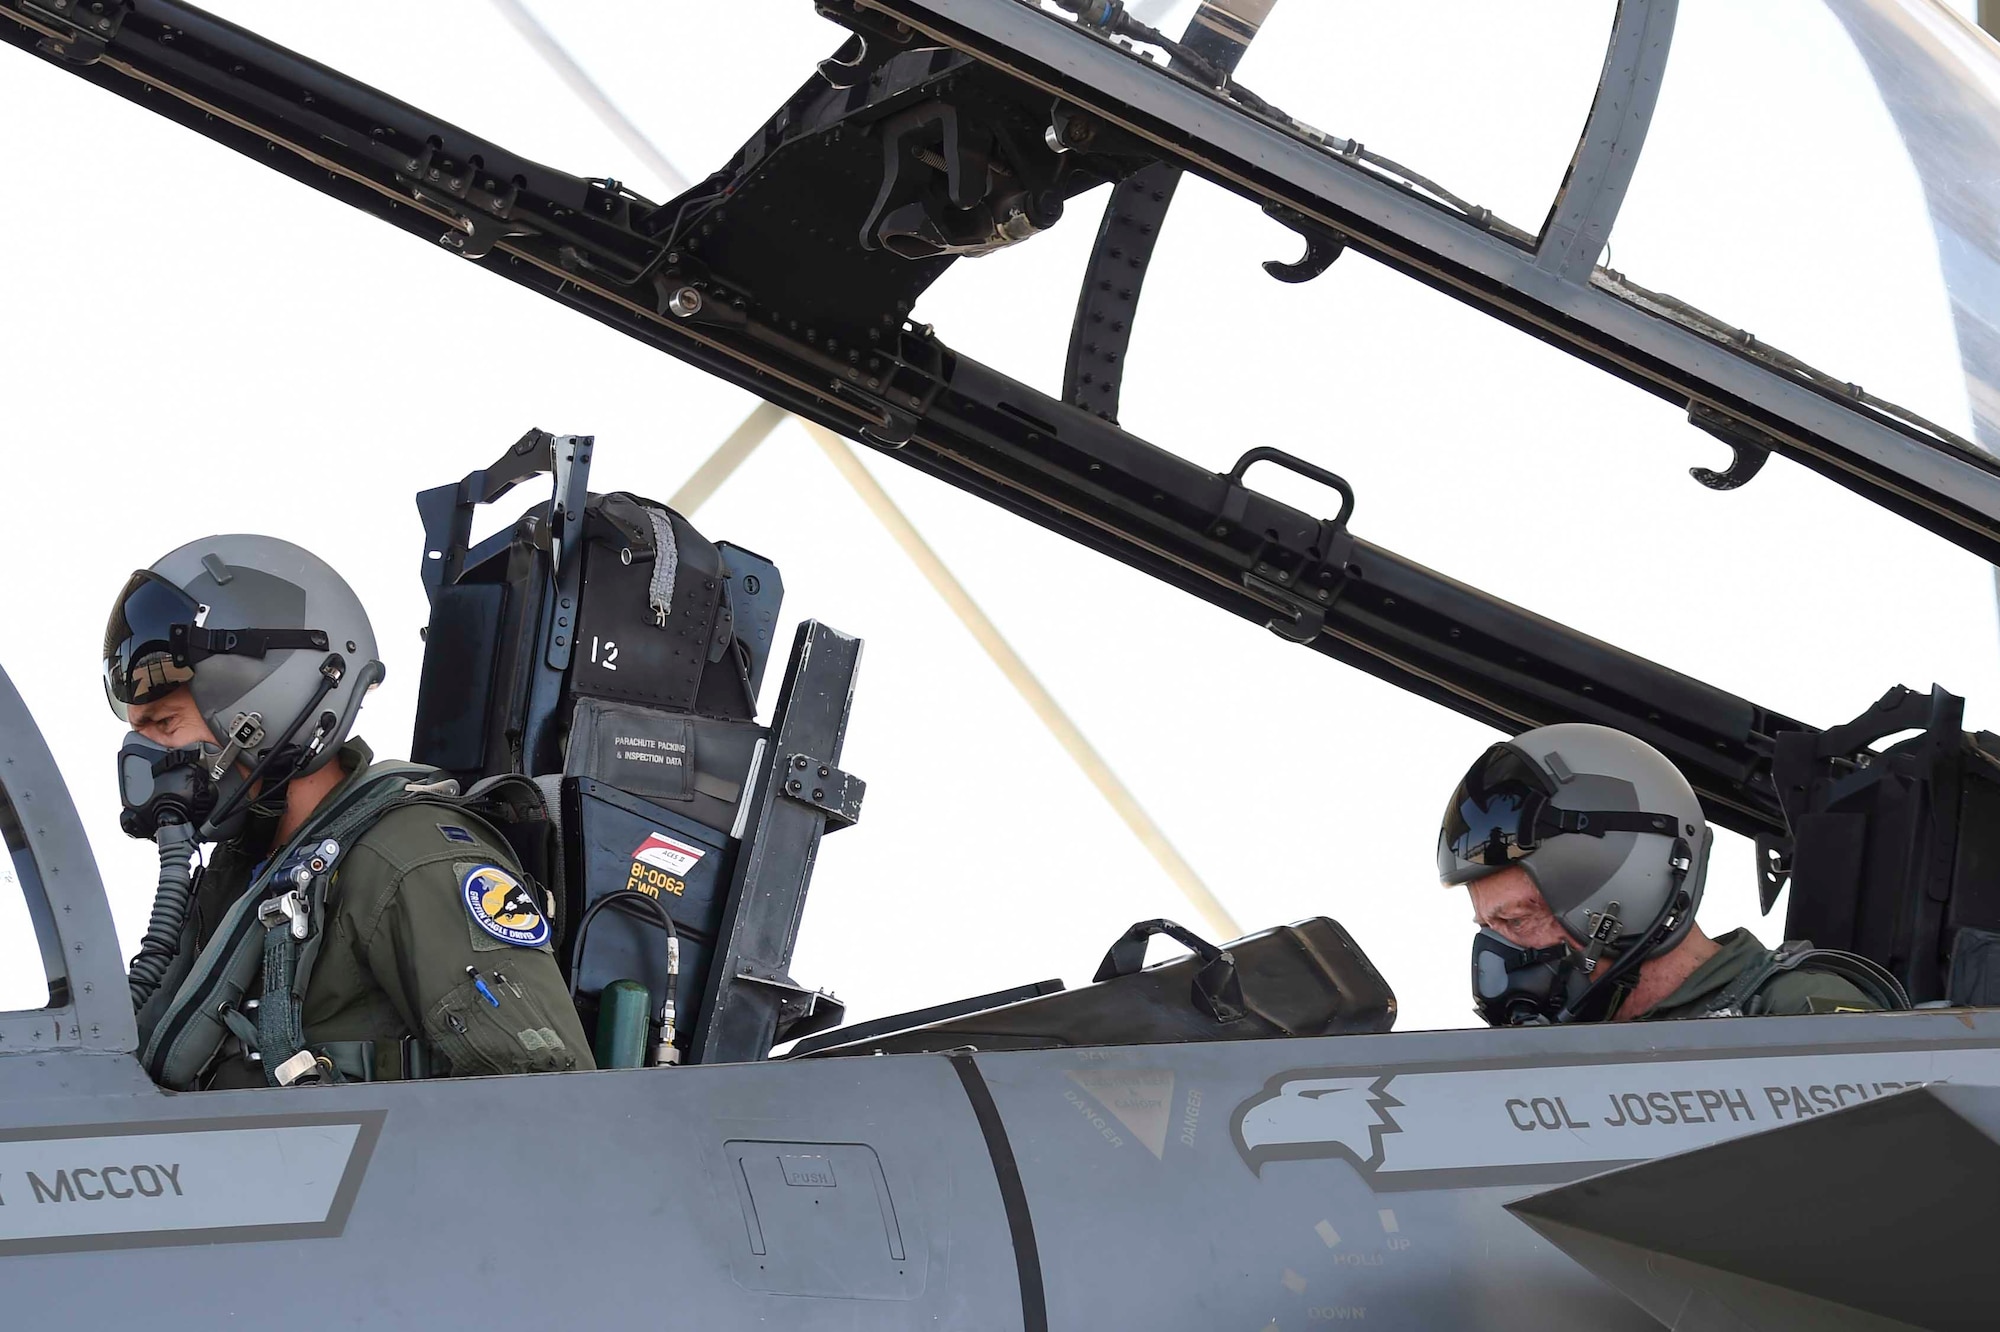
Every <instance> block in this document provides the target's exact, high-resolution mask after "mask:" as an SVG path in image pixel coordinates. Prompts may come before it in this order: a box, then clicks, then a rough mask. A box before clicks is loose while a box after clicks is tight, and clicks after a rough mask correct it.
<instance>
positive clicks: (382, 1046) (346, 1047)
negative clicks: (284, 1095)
mask: <svg viewBox="0 0 2000 1332" xmlns="http://www.w3.org/2000/svg"><path fill="white" fill-rule="evenodd" d="M312 1051H313V1053H314V1054H315V1055H317V1056H318V1057H319V1058H320V1059H322V1060H324V1061H326V1062H327V1063H328V1064H330V1065H332V1067H333V1070H334V1072H335V1074H336V1075H337V1078H336V1080H337V1081H343V1082H402V1081H407V1080H409V1079H412V1078H430V1077H436V1076H438V1075H439V1073H440V1072H441V1071H442V1070H441V1069H439V1068H438V1063H439V1061H438V1057H437V1052H436V1051H434V1050H433V1049H432V1048H431V1044H430V1042H429V1041H426V1040H421V1039H419V1038H418V1037H415V1036H405V1037H404V1038H403V1039H402V1040H400V1041H321V1042H320V1043H319V1044H317V1045H315V1046H313V1047H312Z"/></svg>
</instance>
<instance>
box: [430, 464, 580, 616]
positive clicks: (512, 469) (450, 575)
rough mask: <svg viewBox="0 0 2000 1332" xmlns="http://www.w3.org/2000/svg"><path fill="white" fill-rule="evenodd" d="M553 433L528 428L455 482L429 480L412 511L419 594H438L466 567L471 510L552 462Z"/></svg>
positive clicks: (470, 537)
mask: <svg viewBox="0 0 2000 1332" xmlns="http://www.w3.org/2000/svg"><path fill="white" fill-rule="evenodd" d="M554 440H555V436H554V435H551V434H550V433H549V432H548V431H546V430H535V429H532V428H531V429H530V430H529V431H528V432H527V433H526V434H524V435H522V436H521V437H520V438H519V439H517V440H515V441H514V442H513V444H511V445H509V446H508V448H507V451H506V452H505V453H503V454H501V455H500V456H499V457H498V458H496V459H495V460H494V461H493V462H492V463H491V464H490V465H489V466H486V467H482V468H480V469H479V470H477V471H474V472H467V473H466V474H465V476H464V477H463V478H462V479H461V480H460V481H459V482H458V483H457V484H456V485H450V486H434V487H432V488H431V489H429V490H425V491H420V492H418V494H417V516H418V517H419V518H420V519H421V520H422V521H423V525H424V567H423V569H422V570H421V571H420V576H421V577H422V579H423V584H424V596H425V597H426V598H427V599H428V600H431V601H436V600H437V594H438V590H439V589H440V588H445V587H449V586H451V584H453V583H455V582H457V581H458V576H459V575H460V574H461V573H463V572H465V552H466V548H467V547H468V546H470V545H471V544H472V511H473V510H474V509H476V508H478V507H479V506H480V505H482V504H490V503H492V502H493V501H494V500H496V499H499V498H500V497H501V496H502V495H504V494H506V493H507V492H508V491H510V490H512V489H513V488H514V487H515V486H517V485H519V484H520V483H521V482H523V481H525V480H527V479H528V478H529V477H531V476H540V475H542V474H543V473H545V472H547V471H549V470H550V469H551V468H552V467H553V466H554V465H555V463H554V459H553V458H552V457H551V455H550V452H549V446H550V444H551V443H553V442H554Z"/></svg>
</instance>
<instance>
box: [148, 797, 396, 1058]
mask: <svg viewBox="0 0 2000 1332" xmlns="http://www.w3.org/2000/svg"><path fill="white" fill-rule="evenodd" d="M434 776H435V769H431V768H425V767H421V766H419V765H416V764H407V763H385V764H378V765H376V767H375V768H372V769H370V770H369V771H368V772H367V773H365V774H363V776H362V777H361V778H360V779H359V780H358V781H357V782H356V784H355V787H354V788H353V789H352V790H351V791H349V792H348V793H346V794H345V795H343V796H342V797H341V799H340V801H339V803H338V804H337V805H336V807H335V808H333V809H332V810H329V811H327V812H326V815H325V816H324V817H322V818H318V819H313V820H309V821H308V823H307V826H306V827H305V828H304V829H301V830H300V832H299V834H298V835H297V836H296V837H294V839H293V841H292V843H291V844H290V845H288V846H287V847H286V848H285V850H284V852H283V854H281V855H274V856H273V857H272V861H273V863H272V865H271V866H270V867H269V868H267V869H266V870H265V872H264V873H263V874H261V875H259V876H258V877H257V878H256V879H255V880H254V881H253V882H252V883H251V885H250V887H249V888H248V889H246V890H245V891H244V892H243V893H242V895H240V896H239V897H238V898H237V899H236V901H235V902H233V903H232V904H231V905H230V907H229V909H228V910H227V911H226V912H225V913H224V915H223V919H222V921H221V922H220V923H219V925H218V927H217V929H216V931H215V934H214V935H213V936H212V937H211V938H210V939H209V941H208V944H207V946H206V947H204V948H203V949H202V950H201V953H200V955H199V957H197V958H196V959H195V962H194V964H193V966H192V967H191V968H190V970H189V973H188V975H187V978H186V979H185V980H184V981H183V982H182V983H181V985H180V987H179V989H178V990H176V992H175V994H174V997H173V1000H172V1002H171V1003H170V1004H168V1005H167V1006H166V1008H165V1010H164V1011H163V1012H161V1014H160V1016H159V1021H158V1024H157V1026H156V1027H155V1029H154V1031H153V1033H152V1036H151V1039H150V1040H149V1041H148V1042H147V1044H146V1048H145V1053H144V1063H145V1066H146V1071H147V1072H148V1073H149V1074H151V1075H152V1077H153V1080H154V1081H155V1082H158V1083H159V1084H160V1085H161V1086H164V1087H170V1088H173V1089H175V1090H178V1091H188V1090H192V1089H193V1088H194V1087H195V1085H196V1084H197V1083H198V1082H199V1080H200V1078H201V1076H202V1074H203V1073H204V1072H205V1071H206V1070H207V1069H208V1068H209V1066H210V1065H211V1064H213V1063H214V1061H215V1056H216V1053H217V1052H218V1051H219V1050H220V1049H221V1048H222V1042H223V1039H224V1038H225V1037H226V1036H227V1035H229V1034H231V1033H232V1032H233V1033H234V1034H235V1035H236V1036H237V1038H238V1039H239V1040H242V1041H243V1043H244V1045H245V1047H246V1048H247V1049H248V1050H250V1051H251V1052H252V1053H261V1052H262V1050H263V1047H264V1046H265V1042H266V1041H267V1040H269V1041H270V1042H271V1046H270V1048H271V1049H272V1050H273V1051H275V1052H276V1053H277V1054H278V1055H279V1056H280V1057H279V1058H276V1059H265V1060H264V1062H265V1064H266V1066H267V1069H268V1068H269V1066H271V1065H275V1064H280V1063H282V1062H284V1059H285V1058H288V1057H291V1056H293V1055H294V1054H295V1053H296V1052H297V1051H298V1050H299V1048H300V1046H299V1044H298V1043H292V1042H290V1041H289V1040H288V1036H289V1033H290V1031H291V1030H292V1028H291V1026H290V1024H291V1023H293V1022H296V1021H297V1020H298V1014H297V1013H296V1012H295V1011H293V1010H294V1005H295V1004H297V1002H298V999H299V995H300V994H301V993H302V980H301V977H300V976H299V974H298V969H297V959H298V954H297V953H296V952H295V951H294V952H292V953H291V957H292V964H291V966H290V968H289V970H288V980H289V984H288V985H287V986H286V987H285V989H284V990H282V991H281V990H279V989H278V988H277V987H275V986H272V987H267V995H268V996H269V998H270V999H272V1000H277V1001H279V1002H278V1003H277V1004H276V1005H275V1011H271V1012H267V1011H266V1007H267V1006H266V1004H264V1003H259V1004H258V1005H257V1017H258V1021H257V1026H256V1029H255V1030H253V1031H251V1032H250V1033H249V1034H248V1035H246V1034H245V1033H244V1032H243V1031H242V1030H240V1029H238V1023H239V1022H240V1024H241V1026H243V1027H248V1026H249V1025H250V1024H249V1021H248V1019H247V1018H246V1017H244V1016H243V1015H242V1013H241V1012H240V1011H239V1010H242V1009H244V1008H246V1007H248V1005H247V1003H246V1002H245V999H246V991H248V990H249V988H250V986H251V985H252V983H253V982H254V980H255V977H256V973H257V970H258V967H259V966H260V964H262V963H264V961H265V956H264V955H265V952H266V949H267V947H269V946H270V945H271V944H272V942H273V941H272V939H271V931H272V929H273V928H274V927H277V928H279V929H280V930H281V931H282V932H283V933H285V934H287V935H288V936H292V942H293V944H297V943H302V942H305V938H304V936H299V935H298V934H297V931H296V927H295V925H294V920H293V916H292V914H291V913H288V912H286V911H285V910H284V908H282V907H276V906H274V905H273V904H274V903H276V902H280V901H283V900H285V899H286V898H288V897H290V895H291V894H292V893H293V892H294V891H299V890H303V893H304V895H303V897H301V898H299V899H295V900H294V903H293V904H294V906H295V907H296V906H303V907H304V908H305V912H304V914H303V916H302V917H301V920H302V921H303V923H304V924H305V935H307V936H310V935H315V934H316V930H315V928H314V927H315V926H317V925H320V924H322V923H323V916H322V917H320V918H315V916H314V915H313V908H314V907H315V906H317V907H318V908H319V909H320V910H321V911H322V912H323V910H324V902H323V900H322V899H323V898H324V884H325V882H326V881H327V879H329V878H330V877H331V876H330V875H328V874H326V873H323V872H322V873H319V874H317V875H313V876H309V881H308V882H306V883H298V882H296V881H295V880H294V879H293V878H292V875H293V872H294V871H295V870H296V869H298V868H300V866H301V864H302V863H304V862H305V861H308V860H309V856H307V855H305V854H304V853H302V852H301V851H300V849H299V848H301V847H307V848H317V847H318V846H320V845H321V844H322V843H323V841H325V840H333V841H335V842H336V843H344V842H345V841H347V840H348V839H349V838H350V837H351V836H352V834H353V832H354V831H355V830H356V829H357V828H358V827H359V826H360V825H361V824H362V823H363V822H364V821H365V820H368V819H371V818H373V817H375V816H377V815H379V814H380V813H381V812H383V811H384V810H386V809H387V808H389V807H390V806H391V805H393V804H395V803H397V802H398V800H399V799H400V798H401V797H402V795H403V793H404V791H405V790H406V788H407V787H408V785H409V783H410V782H411V781H412V780H414V779H418V778H429V777H434ZM329 866H330V861H329ZM274 889H280V890H281V891H280V893H279V895H278V896H276V897H274V896H273V890H274ZM267 908H268V909H267ZM272 911H275V912H276V913H277V914H276V915H272V914H271V912H272ZM266 917H269V918H266ZM260 925H261V926H262V927H263V928H261V929H260V928H259V926H260ZM287 947H289V946H287ZM276 963H277V968H278V969H280V970H286V969H287V968H286V963H285V959H284V958H283V957H282V956H281V957H279V958H277V959H276ZM231 1013H235V1014H236V1015H237V1019H238V1022H230V1021H228V1020H227V1018H226V1016H225V1015H227V1014H231ZM267 1033H268V1035H267ZM280 1046H285V1047H287V1048H283V1049H279V1048H278V1047H280ZM266 1076H267V1078H268V1077H270V1076H271V1074H270V1073H269V1072H267V1074H266Z"/></svg>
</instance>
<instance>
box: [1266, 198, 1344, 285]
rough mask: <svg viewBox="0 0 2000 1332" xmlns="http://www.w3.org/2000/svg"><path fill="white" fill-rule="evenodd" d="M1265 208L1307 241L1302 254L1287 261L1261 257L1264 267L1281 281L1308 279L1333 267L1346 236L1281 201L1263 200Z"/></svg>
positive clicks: (1270, 215)
mask: <svg viewBox="0 0 2000 1332" xmlns="http://www.w3.org/2000/svg"><path fill="white" fill-rule="evenodd" d="M1264 212H1265V214H1266V215H1267V216H1268V217H1270V218H1271V220H1272V221H1274V222H1277V223H1279V224H1280V225H1282V226H1285V227H1289V228H1290V229H1291V230H1293V231H1296V232H1297V233H1298V234H1299V236H1300V238H1301V239H1303V240H1304V241H1305V243H1306V252H1305V254H1304V255H1303V256H1301V257H1300V258H1298V259H1295V260H1293V261H1291V262H1290V263H1287V262H1285V261H1284V260H1282V259H1266V260H1265V261H1264V271H1265V272H1266V273H1269V274H1270V275H1271V276H1272V277H1274V278H1276V279H1278V281H1280V282H1310V281H1312V280H1313V279H1314V278H1316V277H1318V276H1319V275H1320V274H1321V273H1324V272H1326V270H1327V269H1329V268H1331V267H1333V261H1334V260H1336V259H1338V258H1340V256H1341V255H1342V253H1344V252H1345V251H1346V249H1347V238H1346V237H1345V236H1342V235H1340V234H1338V233H1337V232H1333V231H1329V230H1327V229H1326V228H1325V227H1322V226H1320V225H1318V224H1317V223H1314V222H1311V221H1309V220H1308V219H1307V218H1306V216H1305V215H1304V214H1303V213H1299V212H1297V211H1295V210H1293V209H1290V208H1286V207H1285V206H1284V205H1283V204H1265V205H1264Z"/></svg>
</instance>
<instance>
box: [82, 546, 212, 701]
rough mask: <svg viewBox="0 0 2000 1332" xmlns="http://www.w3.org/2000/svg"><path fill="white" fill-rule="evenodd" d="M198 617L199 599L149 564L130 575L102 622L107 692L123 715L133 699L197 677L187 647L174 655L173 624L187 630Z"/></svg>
mask: <svg viewBox="0 0 2000 1332" xmlns="http://www.w3.org/2000/svg"><path fill="white" fill-rule="evenodd" d="M200 617H201V605H200V603H198V602H197V601H195V599H194V598H193V597H191V596H189V595H188V594H187V593H185V592H183V591H181V590H180V589H179V588H177V587H175V586H174V585H173V584H172V583H169V582H168V581H167V580H166V579H164V578H162V577H160V576H159V575H158V574H156V573H154V572H152V571H151V570H150V569H141V570H139V571H138V572H137V573H135V574H133V575H132V577H131V578H130V579H128V580H127V581H126V583H125V587H124V590H123V591H121V592H120V593H119V594H118V601H117V604H116V605H114V606H113V607H112V609H111V619H110V621H109V622H108V623H107V624H106V625H105V626H104V693H105V697H107V698H108V699H109V700H110V701H111V710H112V711H113V712H115V713H117V714H118V716H119V718H120V720H124V719H125V718H126V709H127V708H128V707H130V706H131V705H132V704H134V703H147V702H151V701H152V700H153V699H156V698H160V697H162V696H164V695H166V694H170V693H172V692H173V691H174V690H176V689H178V688H180V687H181V686H182V685H184V684H186V683H187V682H188V681H190V680H192V679H194V663H193V662H191V661H188V660H187V659H186V655H185V653H184V652H183V653H182V654H181V656H180V659H179V660H178V661H177V660H176V659H175V655H176V654H175V652H174V644H173V637H174V635H173V626H174V625H177V624H178V625H182V626H185V628H183V629H182V633H183V634H185V633H186V632H187V629H189V628H193V627H194V625H195V624H196V623H197V622H198V621H199V619H200Z"/></svg>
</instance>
